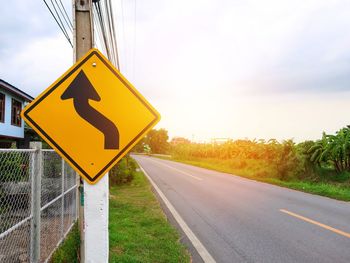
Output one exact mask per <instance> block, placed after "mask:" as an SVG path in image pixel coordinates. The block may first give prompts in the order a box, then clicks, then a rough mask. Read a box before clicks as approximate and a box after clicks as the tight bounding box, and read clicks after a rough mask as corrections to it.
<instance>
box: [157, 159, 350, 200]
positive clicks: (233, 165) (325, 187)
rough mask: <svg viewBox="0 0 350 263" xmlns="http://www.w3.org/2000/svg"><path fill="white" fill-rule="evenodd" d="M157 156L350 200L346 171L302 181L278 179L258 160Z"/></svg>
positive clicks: (349, 186) (273, 172)
mask: <svg viewBox="0 0 350 263" xmlns="http://www.w3.org/2000/svg"><path fill="white" fill-rule="evenodd" d="M155 157H157V158H161V159H165V160H172V161H176V162H181V163H185V164H190V165H194V166H198V167H202V168H206V169H210V170H214V171H218V172H224V173H229V174H234V175H238V176H241V177H245V178H248V179H253V180H256V181H260V182H265V183H270V184H274V185H278V186H283V187H287V188H291V189H295V190H299V191H303V192H307V193H312V194H317V195H322V196H327V197H330V198H334V199H338V200H343V201H350V182H349V179H350V174H349V173H346V172H344V173H341V174H335V173H334V174H329V173H327V171H326V170H325V169H324V170H323V171H320V178H319V179H320V181H317V182H315V181H306V180H302V181H301V180H298V179H296V178H294V179H292V180H290V181H283V180H280V179H276V177H275V171H273V170H272V169H270V168H269V167H268V166H266V165H265V166H264V165H262V164H261V163H260V162H258V161H257V162H249V161H247V162H242V161H239V162H237V161H235V160H220V159H209V158H207V159H193V160H184V159H178V158H168V157H159V156H155Z"/></svg>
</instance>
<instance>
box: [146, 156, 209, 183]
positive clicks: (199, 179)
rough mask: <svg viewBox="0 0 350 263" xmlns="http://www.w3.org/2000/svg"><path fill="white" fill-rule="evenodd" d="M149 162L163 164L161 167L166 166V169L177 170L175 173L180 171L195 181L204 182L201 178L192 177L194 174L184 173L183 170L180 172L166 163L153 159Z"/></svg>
mask: <svg viewBox="0 0 350 263" xmlns="http://www.w3.org/2000/svg"><path fill="white" fill-rule="evenodd" d="M149 160H150V161H152V162H155V163H158V164H161V165H163V166H166V167H168V168H170V169H173V170H175V171H178V172H179V173H182V174H184V175H187V176H190V177H192V178H194V179H196V180H198V181H202V180H203V179H202V178H199V177H197V176H194V175H192V174H190V173H187V172H184V171H182V170H180V169H177V168H175V167H172V166H170V165H167V164H165V163H162V162H158V161H155V160H152V159H149Z"/></svg>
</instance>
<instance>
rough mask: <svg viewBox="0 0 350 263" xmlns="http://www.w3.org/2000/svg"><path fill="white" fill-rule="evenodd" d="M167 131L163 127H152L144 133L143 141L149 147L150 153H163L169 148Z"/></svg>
mask: <svg viewBox="0 0 350 263" xmlns="http://www.w3.org/2000/svg"><path fill="white" fill-rule="evenodd" d="M168 139H169V136H168V131H167V130H165V129H159V130H156V129H153V130H150V131H149V132H148V134H147V135H146V139H145V142H146V144H148V145H149V146H150V147H151V152H152V153H158V154H164V153H166V152H167V151H168V149H169V143H168Z"/></svg>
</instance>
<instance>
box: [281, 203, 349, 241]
mask: <svg viewBox="0 0 350 263" xmlns="http://www.w3.org/2000/svg"><path fill="white" fill-rule="evenodd" d="M280 211H281V212H282V213H286V214H288V215H290V216H294V217H296V218H299V219H301V220H304V221H306V222H308V223H311V224H314V225H316V226H319V227H322V228H324V229H327V230H329V231H332V232H334V233H337V234H338V235H342V236H344V237H347V238H350V233H347V232H344V231H341V230H339V229H336V228H334V227H331V226H328V225H325V224H322V223H320V222H317V221H315V220H312V219H310V218H307V217H304V216H301V215H298V214H295V213H293V212H290V211H288V210H285V209H280Z"/></svg>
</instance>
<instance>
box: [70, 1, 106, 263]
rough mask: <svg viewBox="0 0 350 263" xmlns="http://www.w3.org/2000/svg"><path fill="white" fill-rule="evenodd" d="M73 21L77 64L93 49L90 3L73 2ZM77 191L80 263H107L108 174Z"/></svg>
mask: <svg viewBox="0 0 350 263" xmlns="http://www.w3.org/2000/svg"><path fill="white" fill-rule="evenodd" d="M93 1H94V2H97V1H99V0H93ZM73 20H74V60H75V61H78V60H79V59H80V58H81V57H82V56H83V55H85V53H86V52H88V51H89V50H90V49H91V48H92V47H93V46H94V41H93V40H94V36H93V16H92V0H73ZM95 66H96V65H95ZM97 66H98V65H97ZM87 143H88V142H87ZM79 192H80V198H79V200H80V203H79V229H80V237H81V245H80V262H83V263H85V262H98V263H107V262H108V252H109V241H108V240H109V239H108V238H109V237H108V201H109V200H108V198H109V189H108V173H107V174H106V175H105V176H104V177H103V178H102V179H101V180H100V181H99V182H98V183H96V184H95V185H89V184H88V183H86V182H83V181H82V180H81V179H80V187H79Z"/></svg>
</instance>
